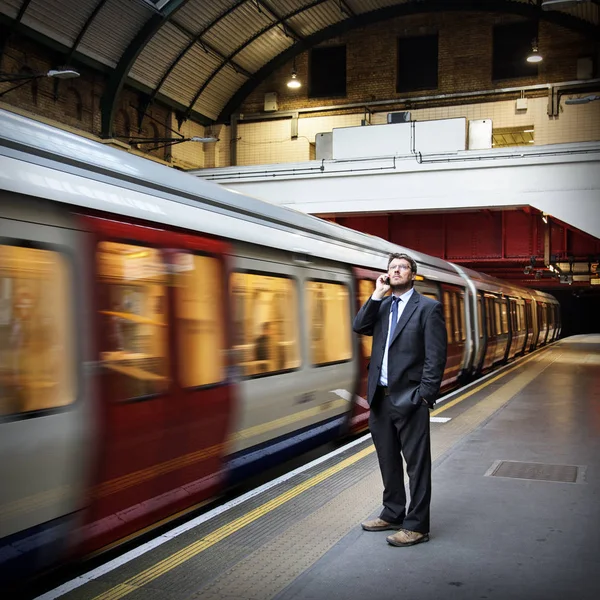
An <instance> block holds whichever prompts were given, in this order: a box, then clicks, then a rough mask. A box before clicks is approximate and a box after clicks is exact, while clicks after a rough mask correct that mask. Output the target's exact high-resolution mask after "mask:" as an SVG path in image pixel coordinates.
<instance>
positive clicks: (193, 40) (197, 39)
mask: <svg viewBox="0 0 600 600" xmlns="http://www.w3.org/2000/svg"><path fill="white" fill-rule="evenodd" d="M246 1H247V0H240V1H239V2H236V3H235V4H233V5H232V6H230V7H229V8H228V9H227V10H225V11H223V12H222V13H221V14H220V15H217V16H216V17H215V18H214V19H213V20H212V21H211V22H210V23H209V24H208V25H207V26H206V27H204V29H202V31H200V33H197V34H196V35H192V36H189V37H190V41H189V43H188V45H187V46H186V47H185V48H184V49H183V50H182V51H181V52H180V53H179V54H178V55H177V57H176V58H175V60H173V61H172V62H171V64H170V65H169V66H168V67H167V70H166V71H165V72H164V73H163V74H162V77H161V78H160V81H159V82H158V83H157V84H156V86H155V87H154V89H153V90H152V93H151V94H150V97H149V99H148V105H150V104H152V102H154V100H155V99H156V96H157V94H158V93H159V91H160V88H161V87H162V86H163V84H164V83H165V81H166V80H167V78H168V77H169V75H170V74H171V73H172V72H173V70H174V69H175V67H176V66H177V65H178V64H179V62H180V61H181V59H182V58H183V57H184V56H185V55H186V54H187V53H188V52H189V51H190V50H191V49H192V47H193V46H194V44H200V45H201V46H202V47H203V48H204V47H205V46H206V42H204V41H203V40H202V36H203V35H204V34H206V32H207V31H208V30H209V29H210V28H211V27H214V26H215V25H216V24H217V23H218V22H219V21H221V20H222V19H224V18H225V17H226V16H227V15H229V14H230V13H232V12H233V11H234V10H235V9H236V8H238V6H240V5H241V4H244V3H245V2H246ZM174 23H175V22H174ZM206 47H208V46H206Z"/></svg>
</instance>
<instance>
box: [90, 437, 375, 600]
mask: <svg viewBox="0 0 600 600" xmlns="http://www.w3.org/2000/svg"><path fill="white" fill-rule="evenodd" d="M374 451H375V447H374V446H369V447H368V448H365V449H364V450H361V451H360V452H358V453H357V454H355V455H354V456H350V457H348V458H346V459H345V460H343V461H341V462H340V463H338V464H337V465H334V466H333V467H330V468H329V469H327V470H326V471H323V472H322V473H319V474H318V475H315V476H314V477H311V478H310V479H308V480H307V481H305V482H303V483H301V484H299V485H297V486H295V487H293V488H292V489H290V490H288V491H287V492H285V493H284V494H281V495H280V496H278V497H277V498H273V500H270V501H269V502H266V503H265V504H263V505H262V506H259V507H257V508H255V509H254V510H251V511H250V512H249V513H247V514H245V515H244V516H242V517H239V518H238V519H235V521H232V522H231V523H228V524H227V525H223V527H219V529H217V530H216V531H213V532H212V533H209V534H208V535H207V536H205V537H203V538H202V539H200V540H198V541H197V542H194V543H193V544H190V545H189V546H186V547H185V548H182V549H181V550H179V551H178V552H175V554H172V555H171V556H169V557H168V558H165V559H164V560H161V561H160V562H158V563H156V564H155V565H153V566H152V567H150V568H148V569H146V570H145V571H142V572H141V573H139V574H138V575H135V576H134V577H131V578H130V579H128V580H127V581H125V582H123V583H121V584H119V585H117V586H116V587H114V588H112V589H110V590H108V591H106V592H104V593H103V594H100V595H99V596H96V597H95V599H94V600H118V599H119V598H123V596H126V595H127V594H129V593H130V592H133V591H135V590H137V589H139V588H140V587H142V586H144V585H146V584H148V583H150V582H151V581H153V580H154V579H157V578H158V577H161V576H162V575H164V574H165V573H167V572H168V571H170V570H171V569H174V568H175V567H178V566H179V565H181V564H182V563H184V562H185V561H187V560H189V559H190V558H193V557H194V556H196V555H198V554H200V553H201V552H204V550H207V549H208V548H210V547H211V546H214V545H215V544H217V543H218V542H220V541H221V540H224V539H225V538H226V537H229V536H230V535H232V534H234V533H236V532H237V531H239V530H240V529H242V528H243V527H246V525H249V524H250V523H252V522H254V521H256V520H257V519H260V518H261V517H262V516H264V515H266V514H267V513H269V512H271V511H272V510H274V509H276V508H278V507H279V506H281V505H283V504H285V503H286V502H288V501H289V500H292V499H293V498H295V497H296V496H298V495H300V494H301V493H302V492H305V491H306V490H308V489H310V488H312V487H314V486H315V485H317V484H318V483H321V482H322V481H324V480H325V479H328V478H329V477H331V476H332V475H335V474H336V473H338V472H339V471H342V470H344V469H345V468H346V467H349V466H350V465H352V464H354V463H356V462H358V461H359V460H360V459H362V458H364V457H365V456H368V455H369V454H371V453H372V452H374Z"/></svg>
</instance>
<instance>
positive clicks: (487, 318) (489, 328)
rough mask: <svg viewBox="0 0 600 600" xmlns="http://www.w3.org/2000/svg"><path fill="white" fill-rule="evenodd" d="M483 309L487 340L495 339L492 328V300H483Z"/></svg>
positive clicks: (494, 331) (494, 330)
mask: <svg viewBox="0 0 600 600" xmlns="http://www.w3.org/2000/svg"><path fill="white" fill-rule="evenodd" d="M485 309H486V310H485V323H486V327H487V334H488V338H490V337H496V328H495V327H494V309H493V300H492V299H491V298H486V299H485Z"/></svg>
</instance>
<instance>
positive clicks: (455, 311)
mask: <svg viewBox="0 0 600 600" xmlns="http://www.w3.org/2000/svg"><path fill="white" fill-rule="evenodd" d="M456 297H457V294H456V293H452V294H450V298H451V300H452V318H453V319H452V321H453V322H452V324H453V326H454V327H453V329H454V341H455V342H460V333H459V331H458V327H459V323H460V320H459V318H458V302H457V298H456Z"/></svg>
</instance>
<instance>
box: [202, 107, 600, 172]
mask: <svg viewBox="0 0 600 600" xmlns="http://www.w3.org/2000/svg"><path fill="white" fill-rule="evenodd" d="M567 97H568V96H563V97H562V99H561V110H560V114H559V116H558V117H556V118H549V117H548V114H547V109H548V99H547V98H546V97H541V98H529V99H528V107H527V110H526V111H517V110H516V104H515V100H506V101H501V102H482V103H480V104H469V105H463V106H448V107H438V108H430V109H417V110H411V115H412V118H413V119H415V120H418V121H426V120H433V119H449V118H454V117H465V118H467V119H468V120H470V119H492V122H493V127H494V128H499V127H516V126H520V125H533V127H534V130H535V133H534V138H535V144H537V145H540V144H560V143H567V142H586V141H596V140H600V101H597V102H590V103H589V104H581V105H566V104H565V103H564V101H565V99H566V98H567ZM388 112H389V111H385V112H380V113H374V114H373V115H372V117H371V123H372V124H374V125H376V124H381V123H385V122H386V120H387V113H388ZM363 117H364V115H363V114H362V113H359V114H349V115H338V116H319V117H301V118H300V119H299V121H298V139H296V140H292V139H291V121H290V119H281V120H273V121H267V122H256V123H243V122H242V123H239V124H238V136H239V138H240V139H239V140H238V147H237V157H238V159H237V164H238V165H240V166H244V165H259V164H274V163H287V162H301V161H306V160H310V158H311V152H310V144H314V141H315V135H316V134H317V133H322V132H328V131H331V130H332V129H333V128H334V127H351V126H358V125H360V122H361V119H362V118H363ZM228 133H229V127H225V126H224V127H223V129H222V131H221V134H220V135H219V137H220V138H221V140H223V141H221V142H220V143H219V144H218V146H219V149H218V155H219V160H218V164H214V166H228V164H229V163H228V162H227V161H228V158H229V137H228ZM225 138H227V141H226V142H225V141H224V140H225ZM205 166H206V167H208V166H213V165H209V164H206V165H205Z"/></svg>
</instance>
